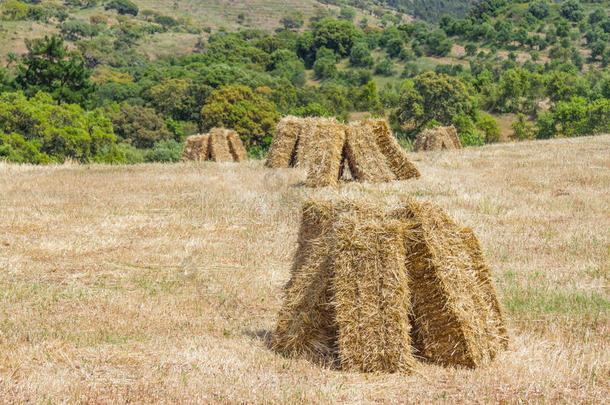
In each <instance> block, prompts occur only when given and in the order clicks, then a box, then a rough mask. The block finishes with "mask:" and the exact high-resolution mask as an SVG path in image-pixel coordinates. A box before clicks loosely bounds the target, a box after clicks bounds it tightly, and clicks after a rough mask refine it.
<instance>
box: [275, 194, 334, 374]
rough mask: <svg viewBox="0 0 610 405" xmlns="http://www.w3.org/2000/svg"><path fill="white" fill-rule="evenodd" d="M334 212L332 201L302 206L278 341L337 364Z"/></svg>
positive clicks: (283, 347)
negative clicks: (331, 237) (332, 249)
mask: <svg viewBox="0 0 610 405" xmlns="http://www.w3.org/2000/svg"><path fill="white" fill-rule="evenodd" d="M333 211H334V208H333V207H332V205H331V204H329V203H326V204H324V203H316V202H314V201H309V202H307V203H306V204H305V205H304V206H303V209H302V219H301V228H300V230H299V239H298V248H297V252H296V255H295V258H294V263H293V266H292V270H291V277H290V280H289V281H288V283H287V284H286V286H285V297H284V303H283V305H282V308H281V310H280V313H279V316H278V321H277V326H276V329H275V333H274V340H273V348H274V350H276V351H278V352H280V353H283V354H285V355H287V356H293V357H298V356H302V357H305V358H307V359H309V360H312V361H314V362H320V363H334V362H335V361H336V357H337V353H336V352H337V347H336V341H337V325H336V320H335V309H334V306H333V305H332V292H331V280H332V278H333V274H332V271H333V269H332V266H331V263H330V242H329V239H328V236H329V232H330V230H331V225H332V219H331V218H332V217H333V215H334V212H333Z"/></svg>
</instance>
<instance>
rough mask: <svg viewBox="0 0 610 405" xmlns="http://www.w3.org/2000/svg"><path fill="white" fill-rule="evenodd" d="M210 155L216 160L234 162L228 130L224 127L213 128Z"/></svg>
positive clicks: (209, 147)
mask: <svg viewBox="0 0 610 405" xmlns="http://www.w3.org/2000/svg"><path fill="white" fill-rule="evenodd" d="M208 150H209V156H210V160H213V161H214V162H232V161H233V156H231V152H230V149H229V141H228V140H227V130H226V129H224V128H212V129H211V130H210V139H209V145H208Z"/></svg>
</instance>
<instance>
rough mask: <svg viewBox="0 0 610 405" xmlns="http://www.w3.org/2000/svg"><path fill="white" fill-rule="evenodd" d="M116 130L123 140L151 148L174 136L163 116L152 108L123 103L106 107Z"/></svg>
mask: <svg viewBox="0 0 610 405" xmlns="http://www.w3.org/2000/svg"><path fill="white" fill-rule="evenodd" d="M106 111H107V112H108V116H109V117H110V119H111V120H112V125H113V126H114V131H115V133H116V135H118V136H119V137H120V138H121V139H122V140H123V141H125V142H126V143H129V144H131V145H133V146H135V147H137V148H150V147H152V146H153V145H154V144H155V143H156V142H159V141H163V140H166V139H169V138H171V137H172V133H171V132H170V131H169V130H168V128H167V125H166V124H165V122H164V121H163V117H161V116H159V115H157V112H156V111H155V110H153V109H152V108H146V107H140V106H131V105H129V104H126V103H123V104H121V105H118V104H114V105H112V106H110V107H107V108H106Z"/></svg>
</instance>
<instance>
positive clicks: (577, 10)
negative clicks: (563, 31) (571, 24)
mask: <svg viewBox="0 0 610 405" xmlns="http://www.w3.org/2000/svg"><path fill="white" fill-rule="evenodd" d="M559 11H560V13H561V15H562V16H564V17H565V18H567V19H568V20H570V21H576V22H578V21H580V20H582V19H583V18H584V17H585V13H584V10H583V7H582V4H580V1H578V0H568V1H565V2H564V3H562V4H561V7H560V9H559Z"/></svg>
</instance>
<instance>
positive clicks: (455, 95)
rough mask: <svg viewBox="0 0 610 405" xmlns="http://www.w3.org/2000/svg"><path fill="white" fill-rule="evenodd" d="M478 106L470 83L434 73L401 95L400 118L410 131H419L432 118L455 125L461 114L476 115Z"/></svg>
mask: <svg viewBox="0 0 610 405" xmlns="http://www.w3.org/2000/svg"><path fill="white" fill-rule="evenodd" d="M476 112H477V108H476V104H475V102H474V100H473V98H472V97H471V96H470V94H469V92H468V90H467V88H466V86H465V85H464V83H463V82H461V81H460V80H459V79H457V78H454V77H451V76H447V75H444V74H436V73H434V72H426V73H423V74H421V75H419V76H417V77H415V79H413V86H412V87H411V86H407V87H405V89H404V90H403V92H402V94H401V96H400V105H399V107H398V110H397V115H396V118H398V119H399V120H400V125H401V127H403V128H404V129H406V130H410V133H411V134H413V133H417V132H419V130H420V129H421V128H423V127H425V126H426V125H427V124H428V123H429V122H430V121H432V120H436V121H438V122H439V123H441V124H443V125H451V124H453V122H454V120H455V118H456V117H458V116H459V115H464V116H468V117H471V118H474V117H475V116H476Z"/></svg>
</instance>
